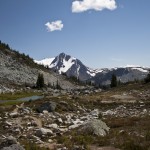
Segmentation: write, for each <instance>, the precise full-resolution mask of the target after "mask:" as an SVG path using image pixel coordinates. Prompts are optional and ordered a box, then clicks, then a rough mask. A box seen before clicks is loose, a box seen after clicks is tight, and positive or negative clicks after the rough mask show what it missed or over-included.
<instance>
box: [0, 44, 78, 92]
mask: <svg viewBox="0 0 150 150" xmlns="http://www.w3.org/2000/svg"><path fill="white" fill-rule="evenodd" d="M39 73H42V74H43V75H44V79H45V84H51V85H52V84H56V83H57V81H58V82H59V84H60V86H61V87H62V88H63V89H71V88H74V87H75V86H74V85H73V84H72V83H70V82H69V81H67V80H66V79H65V78H64V77H62V76H61V75H58V74H56V73H54V72H50V71H49V70H47V69H46V68H44V67H43V66H40V65H37V64H35V63H34V62H33V60H32V59H31V58H30V57H29V56H26V55H24V54H19V52H16V51H13V50H11V49H9V47H8V48H7V47H6V46H5V44H4V45H2V44H0V91H8V90H11V89H13V87H14V86H16V85H17V86H20V85H21V86H22V85H27V86H33V85H35V83H36V81H37V77H38V74H39Z"/></svg>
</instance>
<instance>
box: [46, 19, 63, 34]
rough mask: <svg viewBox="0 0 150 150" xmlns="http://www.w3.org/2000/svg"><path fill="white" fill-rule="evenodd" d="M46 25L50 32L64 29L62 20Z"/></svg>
mask: <svg viewBox="0 0 150 150" xmlns="http://www.w3.org/2000/svg"><path fill="white" fill-rule="evenodd" d="M45 25H46V27H47V30H48V31H49V32H52V31H56V30H59V31H61V30H62V28H63V27H64V25H63V24H62V21H61V20H57V21H54V22H47V23H46V24H45Z"/></svg>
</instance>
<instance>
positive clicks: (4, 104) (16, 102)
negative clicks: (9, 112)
mask: <svg viewBox="0 0 150 150" xmlns="http://www.w3.org/2000/svg"><path fill="white" fill-rule="evenodd" d="M20 103H23V101H11V100H10V101H8V102H6V103H1V104H0V106H7V105H17V104H20Z"/></svg>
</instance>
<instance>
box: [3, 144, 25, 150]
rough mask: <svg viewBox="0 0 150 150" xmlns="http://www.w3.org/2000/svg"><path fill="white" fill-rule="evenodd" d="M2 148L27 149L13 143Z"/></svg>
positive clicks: (8, 149)
mask: <svg viewBox="0 0 150 150" xmlns="http://www.w3.org/2000/svg"><path fill="white" fill-rule="evenodd" d="M1 150H25V149H24V148H23V147H22V146H21V145H19V144H13V145H10V146H8V147H3V148H2V149H1Z"/></svg>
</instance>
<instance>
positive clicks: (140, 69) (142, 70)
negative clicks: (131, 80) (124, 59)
mask: <svg viewBox="0 0 150 150" xmlns="http://www.w3.org/2000/svg"><path fill="white" fill-rule="evenodd" d="M132 69H133V70H139V71H141V72H148V70H145V69H143V68H132Z"/></svg>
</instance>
